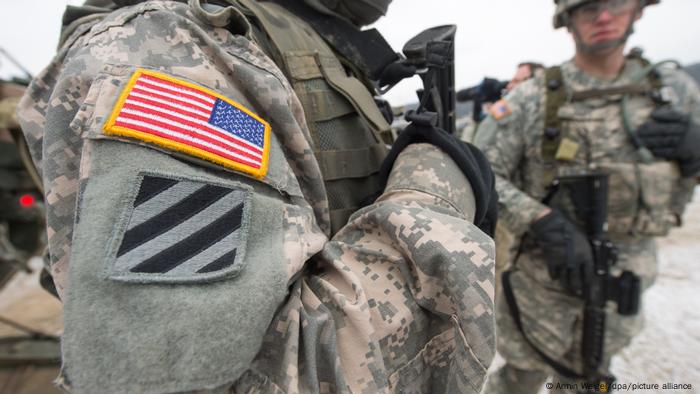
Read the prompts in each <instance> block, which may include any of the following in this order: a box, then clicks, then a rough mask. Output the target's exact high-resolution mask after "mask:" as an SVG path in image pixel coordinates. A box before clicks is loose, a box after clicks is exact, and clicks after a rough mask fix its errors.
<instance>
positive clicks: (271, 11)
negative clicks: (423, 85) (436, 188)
mask: <svg viewBox="0 0 700 394" xmlns="http://www.w3.org/2000/svg"><path fill="white" fill-rule="evenodd" d="M238 4H240V5H242V6H243V7H245V9H244V10H242V11H243V13H244V14H246V15H248V16H249V19H250V21H251V23H252V24H253V30H254V31H253V37H254V39H255V40H256V41H257V43H258V44H259V45H260V46H261V47H262V48H263V50H265V51H266V52H267V54H268V55H269V56H270V57H271V58H272V59H273V60H274V61H275V63H276V64H277V65H278V67H280V69H281V70H282V72H283V73H284V74H285V76H286V77H287V78H288V79H289V81H290V83H291V85H292V88H293V89H294V92H295V93H296V95H297V96H298V97H299V99H300V100H301V104H302V106H303V108H304V113H305V116H306V121H307V124H308V127H309V131H310V133H311V138H312V146H313V148H314V154H315V156H316V159H317V161H318V163H319V166H320V169H321V173H322V174H323V179H324V183H325V186H326V193H327V196H328V202H329V205H330V217H331V228H332V233H335V232H337V231H338V230H339V229H340V228H341V227H343V226H344V225H345V223H346V222H347V220H348V218H349V217H350V215H351V214H352V213H353V212H355V211H356V210H357V209H359V208H360V207H362V206H363V205H364V203H365V201H366V200H367V198H368V197H370V196H373V195H376V194H377V193H378V192H381V190H380V189H381V183H380V180H379V177H378V171H379V167H380V166H381V163H382V161H383V160H384V157H385V156H386V154H387V148H386V146H385V144H384V142H383V140H382V138H381V136H382V135H383V134H384V133H389V132H390V125H389V124H388V123H387V121H386V120H385V118H384V116H383V115H382V113H381V112H380V110H379V108H378V107H377V105H376V104H375V101H374V98H373V96H372V91H371V90H370V89H371V88H370V87H368V86H369V83H368V82H365V83H363V81H362V80H361V79H360V77H357V76H356V75H357V74H355V73H354V72H353V70H355V68H354V67H353V65H352V64H349V62H348V61H347V60H346V59H341V58H340V57H339V55H337V54H336V53H334V51H333V50H332V49H331V47H330V46H329V45H328V44H327V43H326V42H325V41H324V39H323V38H322V37H321V36H320V35H319V34H318V33H316V31H315V30H314V29H313V28H312V27H311V26H310V25H309V24H307V23H306V22H304V21H303V20H302V19H300V18H299V17H297V16H296V15H294V14H292V13H291V12H290V11H288V10H287V9H285V8H284V7H282V6H280V5H278V4H275V3H270V2H258V1H253V0H238Z"/></svg>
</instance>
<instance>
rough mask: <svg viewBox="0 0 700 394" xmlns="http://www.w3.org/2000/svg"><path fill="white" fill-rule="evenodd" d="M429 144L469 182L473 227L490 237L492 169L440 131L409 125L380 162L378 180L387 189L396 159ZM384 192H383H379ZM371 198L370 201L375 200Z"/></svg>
mask: <svg viewBox="0 0 700 394" xmlns="http://www.w3.org/2000/svg"><path fill="white" fill-rule="evenodd" d="M415 143H428V144H431V145H434V146H437V147H438V148H440V149H441V150H442V151H443V152H445V153H447V154H448V155H449V156H450V157H451V158H452V160H454V162H455V163H456V164H457V166H458V167H459V169H460V170H462V173H464V176H465V177H466V178H467V180H469V184H470V185H471V188H472V191H473V192H474V199H475V205H476V212H475V217H474V224H475V225H476V226H477V227H479V228H480V229H481V230H482V231H483V232H485V233H486V234H488V235H489V236H491V237H493V235H494V233H495V231H496V221H497V218H498V193H496V178H495V176H494V175H493V171H492V170H491V165H490V164H489V162H488V160H486V157H485V156H484V154H483V153H481V151H480V150H479V149H478V148H477V147H475V146H474V145H472V144H469V143H466V142H464V141H461V140H459V139H458V138H457V137H455V136H453V135H451V134H448V133H447V132H445V131H444V130H442V129H439V128H437V127H432V126H428V125H419V124H415V123H411V124H409V125H408V126H406V128H405V129H404V130H403V131H402V132H401V133H400V134H399V136H398V138H397V139H396V141H394V143H393V144H392V146H391V150H390V151H389V154H388V155H387V157H386V158H385V159H384V162H382V167H381V168H380V170H379V177H380V179H381V180H382V182H384V185H386V181H387V179H389V174H390V173H391V169H392V168H393V166H394V162H395V161H396V158H397V157H398V156H399V153H401V151H402V150H404V148H406V147H407V146H408V145H410V144H415ZM382 189H383V188H382ZM376 197H377V196H374V197H373V198H376Z"/></svg>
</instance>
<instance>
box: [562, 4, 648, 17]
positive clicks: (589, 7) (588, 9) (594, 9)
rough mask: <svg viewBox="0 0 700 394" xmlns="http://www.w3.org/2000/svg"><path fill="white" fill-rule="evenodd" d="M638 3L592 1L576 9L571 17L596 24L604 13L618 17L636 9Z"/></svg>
mask: <svg viewBox="0 0 700 394" xmlns="http://www.w3.org/2000/svg"><path fill="white" fill-rule="evenodd" d="M637 2H638V0H607V1H592V2H589V3H586V4H583V5H582V6H580V7H578V8H575V9H574V10H573V11H572V12H571V16H572V17H573V18H576V19H579V20H581V21H584V22H595V21H596V20H597V19H598V17H599V16H600V14H602V13H603V11H606V10H607V11H608V12H610V13H611V14H612V15H615V16H618V15H621V14H624V13H626V12H629V11H631V10H632V9H634V7H635V6H636V5H637Z"/></svg>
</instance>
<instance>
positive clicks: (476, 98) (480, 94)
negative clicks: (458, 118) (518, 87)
mask: <svg viewBox="0 0 700 394" xmlns="http://www.w3.org/2000/svg"><path fill="white" fill-rule="evenodd" d="M506 86H508V81H499V80H497V79H494V78H488V77H487V78H484V79H483V80H482V81H481V83H480V84H478V85H475V86H472V87H469V88H465V89H462V90H460V91H458V92H457V101H459V102H467V101H473V102H474V105H473V109H472V119H474V122H476V123H479V122H481V121H482V120H483V110H482V108H481V106H482V105H483V104H484V103H493V102H496V101H498V100H500V99H501V97H503V91H504V90H505V88H506Z"/></svg>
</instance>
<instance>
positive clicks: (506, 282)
mask: <svg viewBox="0 0 700 394" xmlns="http://www.w3.org/2000/svg"><path fill="white" fill-rule="evenodd" d="M521 245H522V243H521ZM518 254H520V253H518ZM516 259H517V258H516ZM516 271H517V270H516V269H514V268H511V269H508V270H506V271H504V272H503V274H501V283H502V285H503V294H504V295H505V297H506V303H507V304H508V310H509V311H510V315H511V316H512V317H513V321H514V322H515V326H516V327H517V328H518V331H519V332H520V334H521V335H522V336H523V338H524V339H525V342H527V344H528V345H530V347H531V348H532V350H534V351H535V353H537V355H539V356H540V357H541V358H542V360H544V362H546V363H547V364H548V365H549V366H550V367H552V369H554V370H555V371H556V372H557V373H558V374H559V375H561V376H564V377H566V378H569V379H587V378H586V377H585V376H584V375H581V374H579V373H577V372H576V371H574V370H573V369H571V368H569V367H567V366H565V365H563V364H561V363H559V362H558V361H556V360H554V359H553V358H551V357H549V356H548V355H547V354H545V353H544V352H543V351H542V350H540V348H538V347H537V345H535V344H534V343H533V342H532V341H531V340H530V338H529V337H528V336H527V335H526V334H525V330H524V329H523V322H522V319H521V318H520V308H518V302H517V301H516V299H515V292H513V286H512V285H511V282H510V275H511V274H512V273H513V272H516Z"/></svg>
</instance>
